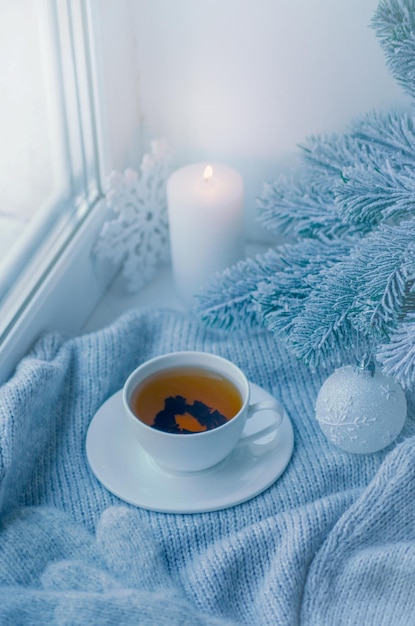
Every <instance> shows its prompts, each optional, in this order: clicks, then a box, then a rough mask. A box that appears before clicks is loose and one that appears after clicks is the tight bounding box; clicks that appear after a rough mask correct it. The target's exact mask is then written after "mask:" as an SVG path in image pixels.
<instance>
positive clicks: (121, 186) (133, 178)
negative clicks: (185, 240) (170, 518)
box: [94, 140, 170, 293]
mask: <svg viewBox="0 0 415 626" xmlns="http://www.w3.org/2000/svg"><path fill="white" fill-rule="evenodd" d="M169 156H170V151H169V149H168V146H167V144H166V143H165V142H164V141H160V140H158V141H153V142H152V143H151V153H150V154H146V155H145V156H144V157H143V160H142V162H141V166H140V173H138V172H136V171H135V170H132V169H127V170H125V172H124V173H123V174H122V173H120V172H112V173H111V174H110V176H109V177H108V180H107V185H106V196H105V197H106V202H107V205H108V207H109V208H111V209H112V210H113V212H114V214H115V217H114V218H113V219H110V220H108V221H106V222H105V224H104V225H103V228H102V230H101V233H100V235H99V237H98V239H97V241H96V243H95V247H94V254H95V256H96V258H97V259H98V260H100V259H110V260H111V261H112V262H113V263H114V264H116V265H118V264H122V270H121V273H122V275H123V276H124V278H125V279H126V285H127V290H128V291H129V292H131V293H133V292H136V291H138V290H139V289H141V288H142V287H143V286H144V285H145V284H146V283H147V282H148V281H149V280H151V278H153V276H154V275H155V273H156V271H157V269H158V267H159V266H160V265H161V264H163V263H164V262H166V261H167V260H168V259H169V256H170V251H169V236H168V231H169V229H168V216H167V198H166V181H167V177H168V175H169V172H170V168H169Z"/></svg>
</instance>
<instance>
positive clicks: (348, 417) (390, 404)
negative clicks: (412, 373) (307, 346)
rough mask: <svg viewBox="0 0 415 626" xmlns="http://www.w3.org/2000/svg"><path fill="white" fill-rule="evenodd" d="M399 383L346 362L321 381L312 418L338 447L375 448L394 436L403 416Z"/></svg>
mask: <svg viewBox="0 0 415 626" xmlns="http://www.w3.org/2000/svg"><path fill="white" fill-rule="evenodd" d="M406 411H407V405H406V398H405V393H404V391H403V389H402V387H401V386H400V385H399V384H398V383H396V382H394V381H393V380H392V379H390V378H388V377H386V376H384V375H383V374H382V373H380V372H378V371H377V370H370V369H361V368H359V367H353V366H352V365H346V366H345V367H341V368H339V369H337V370H336V371H335V372H334V373H333V374H332V375H331V376H329V377H328V378H327V380H326V381H325V382H324V383H323V385H322V387H321V389H320V391H319V394H318V396H317V401H316V418H317V421H318V423H319V425H320V428H321V430H322V431H323V432H324V434H325V435H326V437H327V438H328V439H329V440H330V441H331V442H333V443H334V444H335V445H337V446H338V447H339V448H341V449H342V450H346V451H347V452H356V453H361V454H364V453H369V452H377V451H378V450H382V448H385V447H386V446H388V445H389V444H390V443H392V441H394V440H395V439H396V437H397V436H398V435H399V433H400V432H401V430H402V427H403V425H404V422H405V419H406Z"/></svg>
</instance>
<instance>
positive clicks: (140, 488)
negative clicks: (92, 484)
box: [86, 383, 294, 513]
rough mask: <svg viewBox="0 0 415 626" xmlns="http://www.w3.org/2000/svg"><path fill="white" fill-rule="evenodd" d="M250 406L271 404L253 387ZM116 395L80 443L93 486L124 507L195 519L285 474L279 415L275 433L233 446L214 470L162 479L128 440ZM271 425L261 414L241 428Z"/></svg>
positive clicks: (288, 435) (288, 434) (285, 441)
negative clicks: (99, 485) (188, 515)
mask: <svg viewBox="0 0 415 626" xmlns="http://www.w3.org/2000/svg"><path fill="white" fill-rule="evenodd" d="M250 386H251V401H253V402H259V401H260V400H267V399H268V400H269V399H272V396H271V395H270V394H269V393H268V392H266V391H264V390H263V389H261V388H260V387H258V386H257V385H255V384H254V383H250ZM121 394H122V392H121V391H118V392H117V393H115V394H114V395H113V396H111V397H110V398H109V399H108V400H107V401H106V402H105V403H104V404H103V405H102V406H101V407H100V409H99V410H98V411H97V413H96V414H95V415H94V417H93V418H92V420H91V423H90V425H89V429H88V433H87V437H86V454H87V458H88V463H89V465H90V467H91V469H92V471H93V472H94V474H95V476H96V477H97V478H98V480H99V481H100V482H101V483H102V484H103V485H104V487H106V488H107V489H108V490H109V491H110V492H111V493H113V494H114V495H116V496H118V497H119V498H121V499H122V500H124V501H125V502H129V503H130V504H134V505H136V506H139V507H142V508H144V509H149V510H151V511H159V512H162V513H201V512H206V511H218V510H220V509H225V508H228V507H231V506H234V505H236V504H240V503H241V502H245V501H246V500H249V499H250V498H253V497H254V496H256V495H258V494H259V493H261V492H262V491H264V490H265V489H267V488H268V487H269V486H270V485H272V483H273V482H274V481H275V480H276V479H277V478H278V477H279V476H280V475H281V474H282V472H283V471H284V469H285V468H286V466H287V464H288V462H289V460H290V458H291V454H292V451H293V447H294V433H293V428H292V425H291V422H290V419H289V417H288V415H287V414H286V413H284V419H283V421H282V424H281V425H280V427H279V428H278V430H277V433H276V434H275V433H274V434H272V435H271V436H270V435H268V437H264V438H263V439H262V440H261V441H257V442H256V443H254V444H248V443H247V444H244V445H241V446H238V447H237V448H235V449H234V450H233V452H231V454H230V455H229V456H228V457H227V458H226V459H224V460H223V461H222V462H221V463H219V464H218V465H215V467H212V468H210V469H207V470H203V471H201V472H191V473H168V472H166V471H164V470H162V469H161V468H159V467H158V466H157V465H156V464H155V463H154V461H153V460H152V459H151V458H150V457H149V456H148V455H147V453H146V452H145V451H144V450H143V449H142V448H141V447H140V446H139V444H138V443H137V441H136V439H134V438H133V437H132V436H131V432H130V429H129V427H128V423H127V420H125V419H124V418H123V414H122V413H123V405H122V395H121ZM271 419H272V414H271V413H270V412H268V411H261V412H259V413H258V414H257V416H254V417H253V418H252V419H251V420H250V421H249V422H248V423H247V425H246V427H245V431H244V432H246V433H249V434H250V433H251V432H255V431H257V430H260V429H261V428H263V427H264V426H266V425H267V424H268V422H270V421H271Z"/></svg>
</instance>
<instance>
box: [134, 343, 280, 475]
mask: <svg viewBox="0 0 415 626" xmlns="http://www.w3.org/2000/svg"><path fill="white" fill-rule="evenodd" d="M123 403H124V408H125V414H126V417H127V419H128V422H129V424H130V426H131V429H132V432H133V433H134V435H135V436H136V438H137V441H138V443H139V444H140V445H141V446H142V448H143V449H144V450H145V451H146V452H147V453H148V454H149V455H150V457H152V458H153V460H154V461H155V462H156V463H157V464H158V465H159V466H161V467H162V468H163V469H165V470H167V471H179V472H183V471H184V472H190V471H199V470H203V469H207V468H209V467H211V466H213V465H216V464H217V463H219V462H220V461H222V460H223V459H224V458H225V457H226V456H227V455H228V454H229V453H230V452H231V451H232V450H233V449H234V448H235V446H237V445H243V444H245V443H248V442H250V441H256V440H258V439H260V438H261V437H263V436H264V435H265V434H266V432H273V431H275V430H276V429H277V428H278V426H279V425H280V423H281V421H282V417H283V410H282V409H281V406H280V405H279V403H278V402H277V400H275V401H269V400H267V401H263V402H258V403H255V404H250V403H249V382H248V380H247V378H246V376H245V374H244V373H243V372H242V370H240V369H239V368H238V367H237V366H236V365H235V364H233V363H232V362H230V361H228V360H227V359H224V358H222V357H219V356H216V355H215V354H209V353H206V352H190V351H189V352H173V353H170V354H165V355H162V356H159V357H156V358H154V359H151V360H150V361H147V362H145V363H143V364H142V365H140V366H139V367H138V368H137V369H136V370H134V372H132V374H131V375H130V376H129V377H128V379H127V381H126V383H125V385H124V388H123ZM262 410H268V411H272V413H273V417H274V421H273V423H272V424H271V425H270V426H268V427H267V428H266V429H263V430H261V431H260V432H259V433H255V434H253V435H250V436H244V435H242V431H243V429H244V426H245V423H246V420H247V419H250V418H251V417H253V415H255V414H256V413H257V412H258V411H262ZM241 435H242V436H241Z"/></svg>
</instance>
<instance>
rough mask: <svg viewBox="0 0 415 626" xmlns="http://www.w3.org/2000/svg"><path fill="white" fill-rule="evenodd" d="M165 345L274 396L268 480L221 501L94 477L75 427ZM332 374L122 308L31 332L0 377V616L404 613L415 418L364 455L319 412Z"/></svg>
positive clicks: (202, 621)
mask: <svg viewBox="0 0 415 626" xmlns="http://www.w3.org/2000/svg"><path fill="white" fill-rule="evenodd" d="M175 350H204V351H209V352H215V353H216V354H220V355H222V356H224V357H226V358H228V359H231V360H232V361H234V362H235V363H236V364H237V365H239V366H240V367H241V368H242V369H243V370H244V371H245V372H246V374H247V376H248V378H249V379H250V380H251V381H252V382H254V383H256V384H258V385H259V386H261V387H262V388H264V389H265V390H267V391H268V392H271V393H272V394H273V395H275V396H276V397H278V398H279V399H280V400H281V402H282V403H283V405H284V406H285V408H286V410H287V413H288V415H289V416H290V419H291V421H292V423H293V427H294V434H295V448H294V452H293V456H292V458H291V461H290V463H289V464H288V466H287V468H286V469H285V471H284V473H283V474H282V475H281V477H280V478H279V479H278V480H277V481H276V482H275V483H274V484H273V485H272V486H271V487H269V488H268V489H267V490H266V491H264V492H263V493H262V494H260V495H258V496H256V497H255V498H253V499H251V500H249V501H248V502H245V503H243V504H239V505H237V506H234V507H232V508H228V509H225V510H221V511H217V512H210V513H198V514H194V515H192V514H190V515H189V514H188V515H181V514H176V515H175V514H164V513H155V512H151V511H147V510H144V509H140V508H138V507H134V506H131V505H128V504H126V503H124V502H123V501H121V500H119V499H118V498H117V497H115V496H113V495H112V494H111V493H109V492H108V491H107V490H106V489H105V488H104V487H103V486H102V485H101V484H100V482H99V481H98V480H97V479H96V478H95V476H94V475H93V473H92V472H91V470H90V468H89V466H88V463H87V459H86V454H85V437H86V433H87V429H88V425H89V423H90V421H91V419H92V418H93V416H94V414H95V412H96V411H97V410H98V408H99V407H100V405H101V404H102V403H103V402H104V401H105V400H106V399H107V398H109V397H110V396H111V395H112V394H113V393H115V392H116V391H117V390H118V389H120V388H121V387H122V385H123V383H124V380H125V379H126V377H127V375H128V374H129V372H130V371H131V370H132V369H134V368H135V367H136V366H137V365H139V364H140V363H142V362H143V361H145V360H146V359H149V358H151V357H153V356H156V355H158V354H162V353H165V352H171V351H175ZM326 375H327V373H326V374H323V373H321V372H317V373H314V374H311V373H310V372H309V371H308V370H307V369H306V367H304V366H302V365H301V364H299V363H298V362H297V361H296V360H295V359H294V358H292V357H291V356H290V355H289V354H287V352H286V351H285V349H284V348H283V347H282V346H281V345H280V344H279V343H278V342H277V341H276V340H275V338H274V337H273V336H271V335H270V334H268V333H267V332H265V331H259V332H251V333H249V334H245V335H242V334H240V335H229V334H226V333H223V332H217V331H211V330H207V329H206V328H205V327H204V326H202V325H200V323H199V322H198V321H197V320H195V319H193V318H192V317H191V316H190V315H188V314H182V313H177V312H173V311H133V312H130V313H128V314H126V315H124V316H123V317H121V318H120V319H119V320H117V321H116V322H115V323H114V324H113V325H111V326H110V327H108V328H105V329H103V330H100V331H98V332H95V333H92V334H88V335H84V336H81V337H78V338H64V337H62V336H60V335H58V334H47V335H46V336H44V337H42V338H41V339H40V340H39V342H38V343H37V345H36V346H35V347H34V349H33V350H32V352H31V353H30V354H29V355H28V356H27V357H26V358H24V359H23V360H22V361H21V363H20V364H19V366H18V368H17V370H16V372H15V374H14V376H13V377H12V378H11V380H10V381H9V382H7V383H6V384H5V385H3V387H1V388H0V446H1V448H0V472H1V484H0V506H1V528H0V624H2V625H3V626H4V625H9V624H10V625H11V626H19V625H20V624H22V625H30V624H33V625H36V626H39V625H43V624H47V625H51V624H52V625H54V624H59V625H78V624H79V625H82V626H84V625H87V626H88V625H89V624H90V625H93V626H100V625H101V624H102V625H103V624H108V625H111V626H114V625H118V624H120V625H126V626H127V625H130V624H131V625H132V624H134V625H137V624H140V625H141V624H143V625H151V626H153V625H155V626H158V625H187V624H188V625H189V626H190V625H191V626H197V625H214V624H217V625H231V624H233V625H236V624H249V625H252V626H261V625H272V626H278V625H282V626H293V625H296V624H304V625H307V626H309V625H317V626H323V625H330V626H334V625H335V626H339V625H342V624H348V625H350V624H353V625H358V626H361V625H364V626H366V625H372V624H373V625H374V626H381V625H388V626H390V625H393V626H399V625H402V626H408V625H411V624H415V497H414V489H415V437H414V433H415V423H414V417H413V409H412V408H411V409H410V415H409V416H408V419H407V422H406V424H405V427H404V430H403V432H402V435H401V437H400V439H399V441H398V442H397V443H395V444H393V445H392V446H390V447H389V448H388V449H386V450H384V451H382V452H379V453H376V454H371V455H353V454H347V453H345V452H342V451H341V450H339V449H337V448H336V447H335V446H333V445H332V444H331V443H330V442H328V441H327V439H326V438H325V437H324V435H323V434H322V433H321V431H320V429H319V427H318V424H317V422H316V421H315V418H314V403H315V399H316V396H317V393H318V390H319V387H320V385H321V383H322V380H323V379H324V377H325V376H326Z"/></svg>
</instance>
